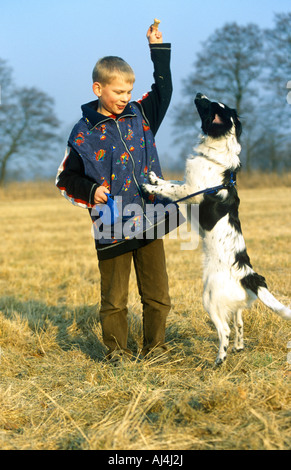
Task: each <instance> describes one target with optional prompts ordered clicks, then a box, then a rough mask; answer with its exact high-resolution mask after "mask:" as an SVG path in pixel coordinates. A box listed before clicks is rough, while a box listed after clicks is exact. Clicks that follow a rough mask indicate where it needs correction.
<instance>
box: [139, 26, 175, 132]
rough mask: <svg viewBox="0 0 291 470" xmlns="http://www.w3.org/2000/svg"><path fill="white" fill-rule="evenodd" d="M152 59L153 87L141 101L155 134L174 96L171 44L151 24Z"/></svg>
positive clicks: (149, 34) (148, 33)
mask: <svg viewBox="0 0 291 470" xmlns="http://www.w3.org/2000/svg"><path fill="white" fill-rule="evenodd" d="M147 38H148V41H149V46H150V51H151V59H152V61H153V64H154V79H155V82H154V84H153V85H152V89H151V91H150V92H149V93H147V94H146V95H144V97H143V99H142V100H140V101H139V103H140V105H141V106H142V109H143V112H144V114H145V116H146V118H147V120H148V122H149V125H150V127H151V130H152V132H153V134H154V135H155V134H156V133H157V130H158V128H159V127H160V125H161V122H162V120H163V118H164V116H165V114H166V111H167V109H168V106H169V104H170V101H171V96H172V91H173V88H172V77H171V70H170V57H171V44H170V43H163V36H162V33H161V32H160V31H159V30H158V29H156V28H154V27H153V25H151V26H150V27H149V29H148V31H147Z"/></svg>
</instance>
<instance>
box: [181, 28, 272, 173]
mask: <svg viewBox="0 0 291 470" xmlns="http://www.w3.org/2000/svg"><path fill="white" fill-rule="evenodd" d="M262 59H263V34H262V32H261V30H260V28H259V27H258V26H257V25H255V24H249V25H247V26H239V25H238V24H236V23H230V24H226V25H225V26H224V27H222V28H221V29H217V30H216V31H214V33H213V34H212V35H211V36H210V37H209V38H208V39H207V40H206V41H205V42H204V43H203V44H202V49H201V51H200V52H199V53H198V54H197V58H196V60H195V62H194V71H193V73H192V74H191V76H190V77H188V78H187V79H186V80H185V81H184V95H185V97H186V98H187V103H186V104H185V105H184V106H179V109H177V112H176V119H175V126H178V127H179V130H181V131H182V132H185V131H186V136H185V137H186V139H187V134H188V132H189V130H190V129H191V133H193V131H192V129H193V123H194V121H195V120H196V121H198V117H197V115H196V113H195V111H194V107H193V98H194V96H195V94H196V92H202V93H204V94H206V95H209V97H210V98H213V99H217V100H219V101H221V102H225V104H227V105H228V106H230V107H235V108H236V109H237V111H238V113H239V115H240V117H241V120H242V121H243V126H244V137H243V138H244V141H245V143H246V145H245V146H244V152H245V160H246V167H247V168H250V165H251V156H252V155H253V152H254V149H255V148H256V146H257V144H258V143H259V142H260V138H261V130H260V131H258V123H257V114H256V113H255V112H254V109H255V107H256V103H257V102H258V100H259V96H260V86H259V85H258V83H259V82H258V79H259V77H260V76H261V74H262V62H263V61H262ZM255 129H256V131H255ZM180 135H181V134H180ZM188 142H189V140H187V144H188Z"/></svg>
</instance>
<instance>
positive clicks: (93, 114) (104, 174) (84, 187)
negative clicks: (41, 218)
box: [56, 26, 181, 365]
mask: <svg viewBox="0 0 291 470" xmlns="http://www.w3.org/2000/svg"><path fill="white" fill-rule="evenodd" d="M147 38H148V41H149V46H150V51H151V58H152V61H153V63H154V78H155V83H154V85H152V90H151V91H150V92H149V93H148V94H147V95H144V97H143V99H142V100H141V101H139V102H130V98H131V92H132V88H133V83H134V81H135V77H134V72H133V71H132V69H131V67H130V66H129V65H128V64H127V63H126V62H124V61H123V60H122V59H120V58H118V57H112V56H109V57H104V58H103V59H100V60H99V61H98V62H97V64H96V66H95V68H94V70H93V92H94V94H95V95H96V96H97V98H98V99H97V100H96V101H93V102H91V103H88V104H86V105H84V106H82V111H83V118H82V119H81V120H80V121H79V122H78V123H77V124H76V126H75V127H74V129H73V131H72V133H71V135H70V137H69V141H68V148H67V152H66V156H65V159H64V160H63V162H62V164H61V166H60V168H59V171H58V175H57V180H56V184H57V186H58V188H59V189H60V190H61V192H62V194H63V195H64V196H65V197H66V198H68V199H69V200H70V201H71V202H72V203H73V204H77V205H80V206H81V207H85V208H88V209H89V211H90V214H91V217H92V220H93V222H94V221H95V223H97V226H98V228H101V227H102V225H100V218H98V217H99V215H101V214H99V215H98V214H97V216H96V211H95V210H94V209H93V210H92V208H93V207H97V208H98V207H99V206H98V204H106V202H107V201H108V196H107V194H108V193H111V194H112V195H114V196H121V197H122V208H121V212H122V214H123V215H125V216H126V208H128V207H129V208H131V206H130V205H131V204H134V207H141V208H142V212H141V214H138V215H137V216H136V217H134V218H132V219H130V221H131V227H132V228H133V229H134V230H133V233H140V234H142V236H135V237H130V236H128V234H127V236H125V235H122V233H121V234H120V236H117V237H116V233H115V232H114V233H113V230H112V228H111V227H109V235H108V236H104V233H103V238H102V236H100V233H99V236H98V234H97V235H96V236H95V243H96V249H97V255H98V262H99V269H100V274H101V309H100V319H101V325H102V334H103V341H104V344H105V346H106V347H107V348H108V353H107V356H106V357H107V359H109V360H110V361H111V362H112V363H113V364H114V365H118V364H119V363H120V361H122V360H123V359H124V358H127V357H129V356H130V354H131V351H129V349H128V348H127V333H128V326H127V300H128V284H129V275H130V268H131V262H132V260H133V262H134V267H135V272H136V277H137V284H138V289H139V293H140V296H141V301H142V305H143V333H144V345H143V349H142V356H145V355H147V354H149V353H151V354H155V355H161V354H162V355H163V354H164V353H165V351H166V346H165V325H166V317H167V315H168V313H169V311H170V298H169V293H168V278H167V272H166V263H165V255H164V247H163V241H162V240H161V239H159V238H158V237H157V236H156V235H153V233H152V234H151V235H150V236H145V230H144V222H145V220H144V218H145V216H144V213H143V209H144V208H145V206H146V204H148V203H150V202H151V201H149V200H147V199H146V197H147V196H145V195H144V194H143V193H142V184H143V183H144V182H146V181H147V174H148V172H149V171H150V170H153V171H155V173H156V174H157V175H161V169H160V165H159V161H158V155H157V151H156V147H155V142H154V135H155V134H156V132H157V130H158V128H159V126H160V124H161V122H162V120H163V118H164V115H165V113H166V110H167V108H168V105H169V103H170V99H171V94H172V82H171V73H170V66H169V63H170V48H171V46H170V44H165V43H163V39H162V33H161V32H160V31H158V30H157V29H156V28H153V26H151V27H150V28H149V29H148V31H147ZM120 199H121V198H120ZM96 204H97V206H96ZM103 207H104V206H103ZM130 212H131V210H130V209H129V213H130ZM129 215H130V214H128V216H129ZM125 218H126V217H125ZM127 220H128V218H127ZM180 221H181V219H180ZM124 227H125V224H124V220H123V228H124ZM107 230H108V226H107ZM101 235H102V232H101ZM153 237H154V238H155V239H153Z"/></svg>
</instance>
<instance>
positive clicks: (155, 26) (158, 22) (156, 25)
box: [153, 18, 160, 29]
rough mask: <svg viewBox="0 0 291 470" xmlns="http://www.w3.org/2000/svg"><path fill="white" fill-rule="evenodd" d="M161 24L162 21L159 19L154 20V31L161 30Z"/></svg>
mask: <svg viewBox="0 0 291 470" xmlns="http://www.w3.org/2000/svg"><path fill="white" fill-rule="evenodd" d="M159 24H160V20H157V18H155V19H154V24H153V28H154V29H158V28H159Z"/></svg>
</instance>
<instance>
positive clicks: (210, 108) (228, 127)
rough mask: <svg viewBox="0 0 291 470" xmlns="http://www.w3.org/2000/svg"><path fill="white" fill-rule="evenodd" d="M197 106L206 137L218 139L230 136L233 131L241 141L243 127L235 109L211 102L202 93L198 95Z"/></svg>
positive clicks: (196, 98)
mask: <svg viewBox="0 0 291 470" xmlns="http://www.w3.org/2000/svg"><path fill="white" fill-rule="evenodd" d="M195 105H196V108H197V111H198V113H199V115H200V118H201V128H202V131H203V132H204V134H205V135H209V137H212V138H214V139H217V138H220V137H223V136H226V135H228V134H229V133H230V132H231V131H232V129H233V130H234V132H235V136H236V139H237V141H239V138H240V135H241V132H242V126H241V122H240V120H239V118H238V115H237V112H236V110H235V109H231V108H229V107H228V106H226V105H225V104H222V103H219V102H218V103H216V102H214V101H210V100H209V99H208V98H207V96H205V95H202V94H201V93H197V95H196V97H195Z"/></svg>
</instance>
